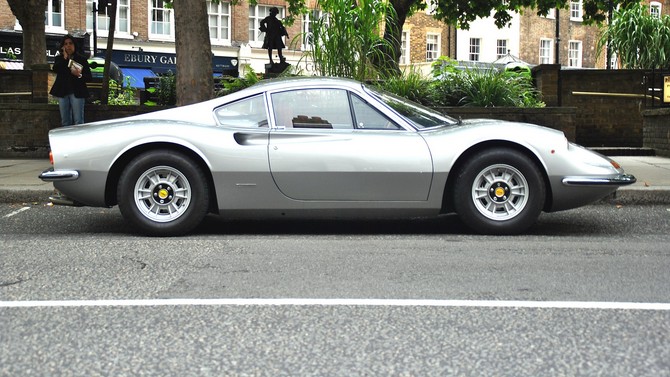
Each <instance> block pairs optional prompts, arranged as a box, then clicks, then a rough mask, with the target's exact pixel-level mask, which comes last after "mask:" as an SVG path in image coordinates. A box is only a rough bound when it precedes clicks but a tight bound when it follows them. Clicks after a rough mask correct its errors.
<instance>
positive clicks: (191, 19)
mask: <svg viewBox="0 0 670 377" xmlns="http://www.w3.org/2000/svg"><path fill="white" fill-rule="evenodd" d="M173 6H174V19H175V50H176V52H177V82H176V92H177V106H182V105H188V104H191V103H196V102H201V101H205V100H208V99H211V98H212V97H213V96H214V78H213V72H212V45H211V42H210V40H209V28H208V17H207V4H206V2H205V1H203V0H179V1H174V2H173Z"/></svg>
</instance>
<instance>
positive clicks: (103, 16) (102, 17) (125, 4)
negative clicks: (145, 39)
mask: <svg viewBox="0 0 670 377" xmlns="http://www.w3.org/2000/svg"><path fill="white" fill-rule="evenodd" d="M101 3H102V4H101ZM93 4H95V5H96V9H97V10H98V13H97V16H98V17H97V20H96V23H97V25H96V27H97V29H98V30H97V34H98V36H107V35H108V33H109V16H108V15H107V7H106V6H105V1H102V2H101V1H99V0H86V29H87V30H88V31H92V30H93ZM114 33H115V34H130V0H117V5H116V27H115V30H114Z"/></svg>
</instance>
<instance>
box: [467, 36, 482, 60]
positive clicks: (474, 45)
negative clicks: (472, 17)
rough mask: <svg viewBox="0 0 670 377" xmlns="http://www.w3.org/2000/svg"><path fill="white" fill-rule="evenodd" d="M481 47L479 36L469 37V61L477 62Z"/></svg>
mask: <svg viewBox="0 0 670 377" xmlns="http://www.w3.org/2000/svg"><path fill="white" fill-rule="evenodd" d="M481 48H482V39H481V38H470V53H469V54H468V60H470V61H471V62H478V61H479V56H480V54H481Z"/></svg>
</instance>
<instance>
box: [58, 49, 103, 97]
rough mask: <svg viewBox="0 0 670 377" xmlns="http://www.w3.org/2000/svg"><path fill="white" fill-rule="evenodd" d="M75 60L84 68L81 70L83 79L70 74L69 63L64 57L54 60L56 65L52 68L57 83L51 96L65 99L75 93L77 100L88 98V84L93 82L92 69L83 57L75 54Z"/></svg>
mask: <svg viewBox="0 0 670 377" xmlns="http://www.w3.org/2000/svg"><path fill="white" fill-rule="evenodd" d="M73 60H74V61H76V62H77V63H79V64H81V65H82V66H83V68H82V70H81V78H77V76H74V75H73V74H72V73H70V68H68V66H67V64H68V61H67V60H65V59H63V55H60V54H59V55H57V56H56V57H55V58H54V64H53V67H52V68H51V69H52V70H53V71H54V72H56V81H55V82H54V85H53V86H52V87H51V90H50V91H49V94H51V95H52V96H55V97H65V96H66V95H68V94H71V93H74V96H75V97H77V98H88V88H87V87H86V82H88V81H91V79H92V78H93V77H92V76H91V67H90V66H89V65H88V60H87V59H86V57H84V56H83V55H80V54H77V53H75V54H74V57H73Z"/></svg>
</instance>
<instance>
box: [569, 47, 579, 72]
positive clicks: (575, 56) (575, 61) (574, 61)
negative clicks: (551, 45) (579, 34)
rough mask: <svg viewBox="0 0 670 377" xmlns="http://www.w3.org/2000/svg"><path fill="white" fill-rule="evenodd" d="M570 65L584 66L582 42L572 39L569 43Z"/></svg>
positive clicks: (575, 66)
mask: <svg viewBox="0 0 670 377" xmlns="http://www.w3.org/2000/svg"><path fill="white" fill-rule="evenodd" d="M568 67H574V68H581V67H582V42H581V41H570V42H569V43H568Z"/></svg>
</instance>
